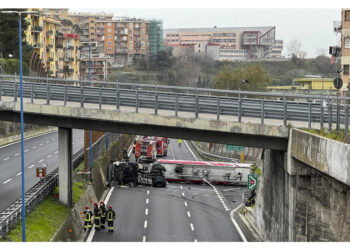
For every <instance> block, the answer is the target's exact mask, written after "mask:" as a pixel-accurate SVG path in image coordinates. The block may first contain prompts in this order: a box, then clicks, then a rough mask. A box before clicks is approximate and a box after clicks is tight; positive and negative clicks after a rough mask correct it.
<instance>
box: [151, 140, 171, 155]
mask: <svg viewBox="0 0 350 250" xmlns="http://www.w3.org/2000/svg"><path fill="white" fill-rule="evenodd" d="M154 139H155V140H156V141H157V156H166V155H167V154H168V144H169V139H168V138H166V137H154Z"/></svg>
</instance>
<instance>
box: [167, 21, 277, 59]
mask: <svg viewBox="0 0 350 250" xmlns="http://www.w3.org/2000/svg"><path fill="white" fill-rule="evenodd" d="M275 30H276V28H275V27H274V26H266V27H222V28H219V27H214V28H188V29H166V30H164V33H165V42H166V43H167V44H168V45H170V46H176V45H177V44H179V45H187V46H194V47H195V46H197V45H198V44H201V45H202V50H201V51H202V52H203V50H204V46H203V43H206V44H207V45H206V46H209V49H208V48H205V51H208V50H209V51H210V52H209V55H215V56H214V59H215V60H221V61H222V60H230V61H234V60H249V59H265V58H276V57H281V53H282V50H283V41H282V40H275ZM214 50H216V51H214Z"/></svg>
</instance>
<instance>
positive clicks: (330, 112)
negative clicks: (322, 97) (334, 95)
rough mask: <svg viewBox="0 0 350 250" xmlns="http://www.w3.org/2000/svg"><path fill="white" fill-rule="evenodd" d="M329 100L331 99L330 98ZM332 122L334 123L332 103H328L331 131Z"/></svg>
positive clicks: (330, 127) (329, 127)
mask: <svg viewBox="0 0 350 250" xmlns="http://www.w3.org/2000/svg"><path fill="white" fill-rule="evenodd" d="M328 100H329V97H328ZM332 122H333V117H332V103H331V102H330V100H329V102H328V129H329V130H331V129H332Z"/></svg>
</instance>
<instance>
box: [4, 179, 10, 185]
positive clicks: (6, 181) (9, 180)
mask: <svg viewBox="0 0 350 250" xmlns="http://www.w3.org/2000/svg"><path fill="white" fill-rule="evenodd" d="M11 180H12V179H8V180H7V181H4V182H3V183H2V184H6V183H8V182H9V181H11Z"/></svg>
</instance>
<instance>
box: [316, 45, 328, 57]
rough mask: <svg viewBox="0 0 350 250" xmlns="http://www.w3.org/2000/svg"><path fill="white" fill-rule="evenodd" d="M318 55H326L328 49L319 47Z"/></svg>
mask: <svg viewBox="0 0 350 250" xmlns="http://www.w3.org/2000/svg"><path fill="white" fill-rule="evenodd" d="M316 53H317V56H326V49H325V48H323V47H322V48H318V49H317V52H316Z"/></svg>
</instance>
